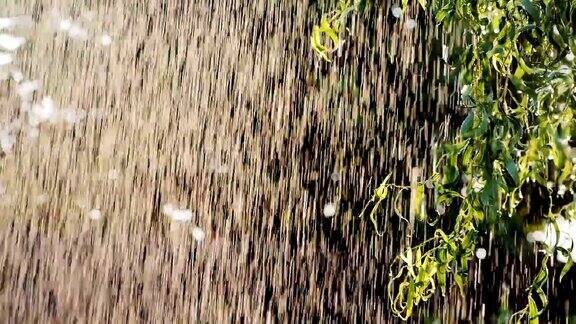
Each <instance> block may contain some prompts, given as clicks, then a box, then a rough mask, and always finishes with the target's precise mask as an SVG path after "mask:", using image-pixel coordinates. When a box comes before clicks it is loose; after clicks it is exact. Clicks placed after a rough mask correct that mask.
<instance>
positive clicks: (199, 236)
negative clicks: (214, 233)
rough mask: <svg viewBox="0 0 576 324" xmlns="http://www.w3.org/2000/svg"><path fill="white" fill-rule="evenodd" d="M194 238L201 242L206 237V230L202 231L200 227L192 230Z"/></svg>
mask: <svg viewBox="0 0 576 324" xmlns="http://www.w3.org/2000/svg"><path fill="white" fill-rule="evenodd" d="M192 237H194V239H195V240H196V241H197V242H201V241H203V240H204V238H205V237H206V233H204V230H202V229H201V228H200V227H197V226H195V227H194V228H193V229H192Z"/></svg>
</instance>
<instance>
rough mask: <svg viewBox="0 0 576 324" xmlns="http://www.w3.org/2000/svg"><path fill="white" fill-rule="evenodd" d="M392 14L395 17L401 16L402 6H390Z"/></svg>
mask: <svg viewBox="0 0 576 324" xmlns="http://www.w3.org/2000/svg"><path fill="white" fill-rule="evenodd" d="M392 16H394V17H396V18H400V17H402V8H400V7H399V6H398V5H393V6H392Z"/></svg>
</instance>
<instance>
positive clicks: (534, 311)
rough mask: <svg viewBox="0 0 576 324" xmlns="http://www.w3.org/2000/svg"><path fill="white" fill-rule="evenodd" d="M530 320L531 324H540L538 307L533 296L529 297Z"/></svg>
mask: <svg viewBox="0 0 576 324" xmlns="http://www.w3.org/2000/svg"><path fill="white" fill-rule="evenodd" d="M528 318H529V320H530V324H533V323H538V306H537V305H536V302H535V301H534V298H532V296H528Z"/></svg>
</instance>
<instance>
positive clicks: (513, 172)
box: [506, 160, 520, 186]
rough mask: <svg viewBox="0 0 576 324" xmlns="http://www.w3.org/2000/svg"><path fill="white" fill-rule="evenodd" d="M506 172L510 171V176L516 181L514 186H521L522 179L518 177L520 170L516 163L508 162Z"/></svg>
mask: <svg viewBox="0 0 576 324" xmlns="http://www.w3.org/2000/svg"><path fill="white" fill-rule="evenodd" d="M506 171H508V174H509V175H510V176H511V177H512V179H513V180H514V184H515V185H516V186H518V185H519V184H520V177H519V175H518V171H519V169H518V165H517V164H516V162H514V161H513V160H508V162H506Z"/></svg>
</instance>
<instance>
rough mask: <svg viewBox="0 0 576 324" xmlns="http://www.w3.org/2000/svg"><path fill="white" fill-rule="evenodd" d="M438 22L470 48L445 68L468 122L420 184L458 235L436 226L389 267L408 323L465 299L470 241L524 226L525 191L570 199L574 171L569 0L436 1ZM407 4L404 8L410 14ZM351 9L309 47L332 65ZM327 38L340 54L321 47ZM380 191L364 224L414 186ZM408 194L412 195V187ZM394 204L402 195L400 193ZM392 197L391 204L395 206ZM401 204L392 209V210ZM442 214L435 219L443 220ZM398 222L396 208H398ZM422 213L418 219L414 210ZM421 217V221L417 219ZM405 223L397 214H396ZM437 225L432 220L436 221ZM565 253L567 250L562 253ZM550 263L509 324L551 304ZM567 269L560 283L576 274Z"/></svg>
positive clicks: (565, 208) (533, 317)
mask: <svg viewBox="0 0 576 324" xmlns="http://www.w3.org/2000/svg"><path fill="white" fill-rule="evenodd" d="M419 2H420V4H421V5H422V6H424V7H426V5H428V6H429V8H430V9H431V12H432V14H433V15H434V17H435V18H436V21H437V22H438V23H442V24H444V25H445V26H447V25H449V24H452V23H459V24H462V26H463V27H464V30H465V35H464V36H465V37H466V39H470V40H471V41H470V42H469V43H468V44H467V45H466V46H465V47H463V48H459V49H455V53H454V54H455V55H453V56H452V57H454V58H455V59H454V60H451V61H450V64H451V65H452V66H453V67H454V68H455V71H457V73H458V79H459V82H460V87H461V93H462V100H461V103H462V107H463V109H464V110H465V113H466V114H467V117H466V119H465V120H464V122H463V124H462V126H461V128H460V132H459V134H458V136H457V137H456V138H455V139H454V141H453V142H452V143H445V144H444V145H443V146H442V147H441V148H440V150H439V153H440V154H439V158H438V159H437V161H435V163H437V164H438V166H439V168H438V170H441V172H440V173H439V174H435V175H433V177H432V179H430V180H428V181H426V184H431V185H432V187H433V188H434V197H435V198H434V203H435V205H436V207H437V210H438V214H444V210H448V208H447V207H451V206H452V207H454V208H450V209H449V210H450V211H451V212H450V213H448V214H446V215H444V216H442V217H452V218H453V219H454V222H453V223H454V226H453V228H452V229H451V231H449V232H447V233H445V232H444V231H442V230H441V229H439V228H438V229H436V231H435V234H434V236H433V237H432V238H430V239H428V240H426V241H424V242H422V243H420V244H417V245H415V246H413V247H410V248H408V249H407V250H406V251H404V252H403V253H401V254H400V255H399V256H398V257H397V258H396V260H395V262H394V265H393V270H392V271H391V274H390V278H391V280H390V283H389V287H388V288H389V289H388V290H389V291H388V292H389V297H390V300H391V302H392V304H393V311H394V313H395V314H396V315H398V316H400V317H401V318H403V319H406V318H408V317H410V316H411V315H412V314H413V312H414V307H415V306H417V305H418V304H419V303H420V302H424V301H426V300H428V299H429V298H431V297H432V295H433V294H434V293H435V291H436V288H437V287H439V288H440V292H441V293H442V294H445V293H446V291H447V288H448V287H449V286H450V282H455V283H456V285H457V286H458V287H459V289H460V291H461V292H462V293H464V292H465V289H466V283H467V281H468V279H467V278H468V268H469V264H470V262H472V261H473V258H474V257H473V256H474V251H475V249H476V244H477V235H478V234H479V231H480V230H481V229H485V228H486V229H488V230H490V231H496V230H498V231H499V233H503V234H509V232H508V228H510V223H511V221H512V220H513V219H518V218H522V217H525V216H527V215H525V213H526V212H525V211H523V210H519V208H517V207H518V205H519V203H520V202H521V201H522V199H526V197H523V196H522V193H521V190H520V189H521V188H522V187H523V186H530V185H536V184H538V185H540V186H543V187H545V188H548V190H549V195H550V196H551V195H552V192H553V189H554V188H559V187H565V188H567V191H570V192H571V193H573V192H572V191H573V188H574V184H575V183H574V181H575V179H576V176H575V174H576V172H575V171H576V166H575V165H574V161H576V159H574V158H573V156H576V154H573V153H572V148H571V147H570V145H569V141H570V140H571V139H573V138H574V136H575V135H576V119H575V118H574V114H575V112H576V95H575V94H576V88H575V86H574V54H573V53H575V52H576V38H575V37H574V35H573V33H574V27H573V26H574V22H573V21H572V20H573V17H574V12H575V10H574V9H575V8H576V3H575V2H572V1H568V0H517V1H502V0H475V1H472V0H434V1H432V3H430V4H427V3H426V2H424V1H419ZM406 4H407V3H406V2H404V7H405V6H406ZM357 10H358V9H357V5H356V4H352V3H351V1H340V3H339V7H338V9H337V10H336V11H335V12H333V13H331V14H330V15H329V18H327V17H324V18H323V20H322V23H321V25H320V26H319V27H317V28H315V29H314V35H313V36H312V45H313V48H314V49H315V50H316V52H317V53H318V54H319V55H320V56H321V57H323V58H324V59H329V57H330V54H331V53H332V52H333V51H334V48H336V47H337V46H339V45H340V43H341V37H342V34H343V28H344V27H343V26H344V24H345V21H346V19H347V18H348V15H349V13H351V12H354V11H357ZM323 36H327V38H328V39H330V40H331V42H332V43H333V44H334V45H335V47H328V46H327V45H325V43H323V41H324V40H325V38H326V37H324V38H323ZM389 180H390V177H387V178H386V180H385V181H384V182H383V183H382V185H381V186H379V187H378V188H377V189H376V192H375V195H374V197H373V201H374V202H375V204H373V205H372V210H371V213H370V218H371V220H372V222H374V224H376V221H375V217H376V210H377V208H378V207H379V206H380V205H381V203H382V201H384V199H386V198H387V197H388V196H389V194H390V191H391V190H393V189H398V190H396V191H397V192H401V191H403V190H408V189H410V188H407V187H402V186H396V185H392V184H390V183H389ZM412 189H413V190H414V188H412ZM415 190H417V191H416V194H415V195H414V197H416V199H417V200H418V201H417V202H416V203H415V204H413V205H417V206H420V201H421V200H423V199H424V186H423V185H422V184H420V186H418V187H417V188H416V189H415ZM397 195H398V193H397ZM397 199H398V196H396V199H395V200H397ZM395 205H396V204H395ZM440 211H442V212H440ZM396 212H397V214H399V215H401V214H402V211H401V210H399V209H397V208H396ZM418 212H419V211H418ZM561 214H562V215H563V216H565V217H575V216H576V215H575V214H576V204H575V203H574V202H570V203H568V204H565V205H562V206H553V205H551V206H550V208H549V211H548V213H547V214H546V215H541V216H542V217H545V218H547V219H549V220H550V221H554V219H555V218H556V217H558V216H559V215H561ZM417 216H418V218H419V219H421V220H426V215H421V214H418V215H417ZM401 217H402V216H401ZM431 223H432V224H436V222H435V221H434V222H431ZM563 253H565V254H566V255H569V251H563ZM546 261H547V257H546V258H545V259H544V261H543V262H542V266H541V270H540V271H539V273H538V275H537V276H536V278H534V281H533V283H532V285H531V286H530V287H529V288H528V305H527V306H526V307H525V308H524V309H523V310H521V311H519V312H517V313H516V314H514V316H513V318H515V319H517V320H519V321H520V320H521V319H522V318H528V319H529V320H530V321H537V318H538V315H539V314H541V313H542V310H543V309H544V308H545V307H546V305H547V303H548V301H547V298H546V293H545V291H544V288H543V287H544V286H545V283H546V281H547V278H548V269H547V265H546ZM572 264H573V263H572V261H569V262H568V263H567V264H566V267H565V268H564V269H563V271H562V277H563V276H564V274H565V273H566V272H567V271H568V270H569V269H570V267H571V266H572Z"/></svg>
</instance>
